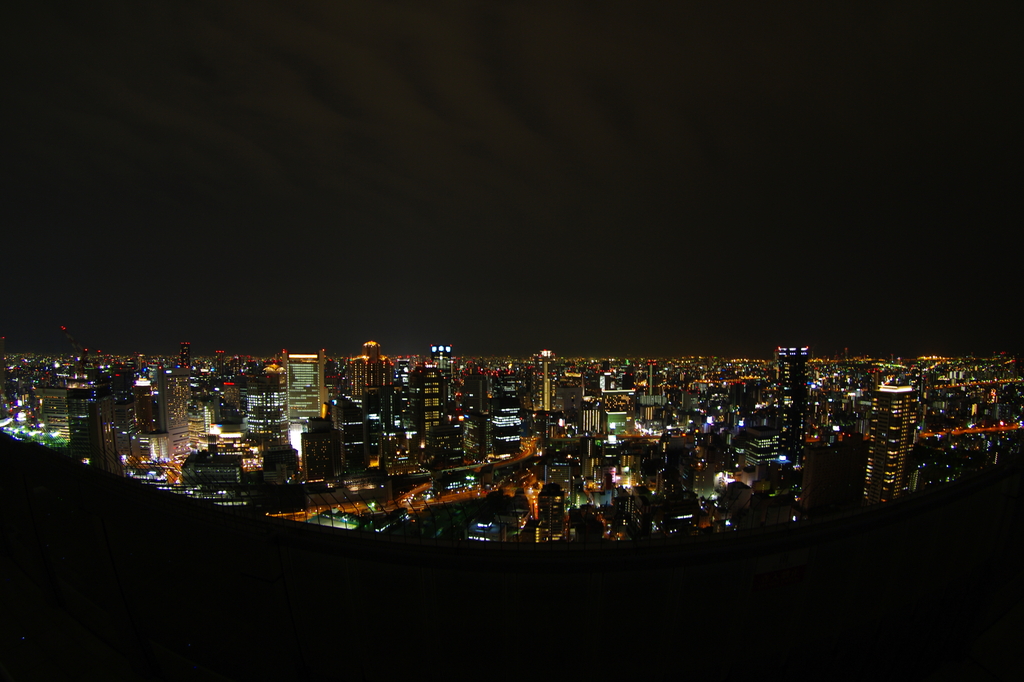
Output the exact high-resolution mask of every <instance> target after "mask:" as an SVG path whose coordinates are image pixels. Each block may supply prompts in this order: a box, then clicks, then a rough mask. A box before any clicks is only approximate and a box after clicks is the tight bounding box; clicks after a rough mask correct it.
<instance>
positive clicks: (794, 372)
mask: <svg viewBox="0 0 1024 682" xmlns="http://www.w3.org/2000/svg"><path fill="white" fill-rule="evenodd" d="M808 357H810V349H809V348H808V347H807V346H802V347H790V348H783V347H779V348H778V369H779V432H780V433H779V445H780V448H781V451H782V456H783V457H785V458H786V459H788V460H789V461H791V462H794V463H797V464H799V463H800V462H801V459H802V458H803V449H804V431H805V423H806V419H807V359H808Z"/></svg>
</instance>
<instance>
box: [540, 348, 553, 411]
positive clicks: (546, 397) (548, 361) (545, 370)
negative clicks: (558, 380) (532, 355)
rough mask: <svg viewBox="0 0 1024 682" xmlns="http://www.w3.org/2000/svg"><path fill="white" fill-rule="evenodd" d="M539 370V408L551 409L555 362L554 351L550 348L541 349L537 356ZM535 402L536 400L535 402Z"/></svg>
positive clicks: (543, 409)
mask: <svg viewBox="0 0 1024 682" xmlns="http://www.w3.org/2000/svg"><path fill="white" fill-rule="evenodd" d="M537 359H538V363H539V367H538V370H539V372H540V377H539V378H540V382H539V388H540V401H539V403H540V409H541V410H542V411H544V412H550V411H551V399H552V396H553V395H554V376H553V374H554V370H555V367H554V364H555V352H554V351H550V350H542V351H541V352H540V353H539V354H538V356H537ZM535 404H536V402H535Z"/></svg>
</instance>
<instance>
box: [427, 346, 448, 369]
mask: <svg viewBox="0 0 1024 682" xmlns="http://www.w3.org/2000/svg"><path fill="white" fill-rule="evenodd" d="M430 360H431V361H432V362H433V363H434V366H435V367H437V369H438V371H440V372H441V374H442V375H444V376H445V377H450V376H451V375H452V346H451V344H449V343H435V344H433V345H431V346H430Z"/></svg>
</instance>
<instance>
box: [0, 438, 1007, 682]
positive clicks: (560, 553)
mask: <svg viewBox="0 0 1024 682" xmlns="http://www.w3.org/2000/svg"><path fill="white" fill-rule="evenodd" d="M0 472H2V473H0V476H2V477H0V528H2V535H0V566H2V568H3V576H4V582H3V586H2V588H0V589H3V590H4V591H5V592H4V593H3V594H0V597H3V599H4V601H3V604H4V607H3V617H2V618H0V621H2V622H3V625H2V628H3V629H2V631H0V632H2V634H3V640H2V642H0V663H2V665H3V669H4V670H5V671H6V672H4V671H3V670H0V672H3V674H4V675H7V676H8V677H9V678H10V679H14V680H18V681H20V680H23V679H62V678H66V679H111V678H115V677H116V678H119V679H130V675H135V676H136V677H138V678H140V679H147V678H148V679H168V680H184V679H211V680H212V679H225V678H226V679H239V680H242V679H282V680H290V679H295V680H313V679H317V680H321V679H339V678H344V679H373V678H380V677H384V676H388V677H390V676H396V677H397V676H408V675H423V674H424V673H425V672H429V671H431V670H435V669H437V668H438V666H439V665H443V666H447V667H448V668H449V669H450V672H451V674H452V675H454V677H455V678H463V677H480V676H486V677H488V678H494V679H521V678H522V677H523V676H524V675H527V676H529V675H533V674H535V672H536V671H535V670H524V669H522V668H521V666H518V665H512V664H511V663H510V662H512V661H520V660H522V659H521V654H515V653H514V652H513V651H512V650H511V649H510V647H511V648H512V649H514V648H515V647H516V646H518V645H517V644H516V643H517V642H519V643H524V642H528V641H530V637H531V636H532V634H533V630H532V628H533V624H535V623H537V622H539V620H541V619H544V620H545V622H549V621H550V619H555V621H553V622H554V623H555V625H553V626H552V627H556V626H557V623H565V624H568V623H572V625H573V627H576V628H584V629H587V628H591V629H592V632H593V633H594V636H595V637H597V640H595V641H599V640H600V638H601V637H605V636H607V635H608V626H609V623H611V622H613V621H614V622H618V623H619V626H621V625H624V623H622V622H620V621H618V620H616V619H619V618H621V617H622V615H623V614H629V613H635V614H636V616H637V619H638V620H637V621H636V624H637V626H638V627H637V628H625V629H624V630H621V632H625V631H628V632H629V635H628V637H627V638H626V641H624V642H621V643H618V645H617V646H610V647H598V648H597V649H595V650H594V651H591V652H589V653H586V652H581V651H579V650H577V649H575V648H574V646H573V645H572V644H571V642H569V641H568V640H566V641H565V642H564V643H563V645H560V649H559V650H560V651H562V654H563V655H559V656H557V657H553V658H551V659H550V660H549V659H548V658H547V656H548V655H549V654H548V653H541V652H537V653H536V654H535V655H536V656H538V657H543V658H539V659H538V660H537V662H538V663H543V664H544V665H545V669H546V670H548V671H550V672H551V674H552V676H555V677H565V676H568V675H569V674H586V672H585V671H588V670H589V671H590V672H594V671H595V670H600V671H601V675H602V677H609V678H614V677H622V678H623V679H625V677H624V676H626V675H630V676H632V675H635V673H636V671H637V670H638V669H643V670H646V671H647V672H648V675H649V676H651V675H653V677H654V678H659V679H660V678H662V677H667V676H668V675H670V674H671V675H672V676H673V677H681V676H685V677H687V678H691V679H746V678H748V677H749V676H750V675H751V674H756V675H757V677H759V678H765V679H775V678H783V677H786V678H788V679H794V677H796V676H799V677H800V678H801V679H820V678H825V677H827V678H829V679H922V678H927V679H933V680H941V679H1010V678H1009V677H1008V676H1004V675H1006V673H1005V672H1004V671H1003V669H1002V665H1003V663H1006V664H1010V663H1015V661H1011V660H1010V659H1011V657H1012V652H1013V651H1014V650H1015V649H1013V648H1006V649H1004V648H1002V642H1004V641H1006V642H1007V644H1008V645H1009V640H1010V637H1014V638H1016V634H1015V633H1019V629H1018V628H1019V625H1020V623H1021V622H1022V621H1024V608H1022V606H1021V604H1022V601H1021V597H1022V595H1024V580H1022V578H1024V575H1022V564H1021V562H1020V559H1021V557H1022V550H1021V546H1022V544H1021V540H1022V535H1024V533H1022V530H1021V529H1022V525H1021V522H1022V520H1024V518H1022V502H1021V499H1022V498H1021V479H1022V466H1021V463H1020V462H1019V461H1018V460H1011V461H1007V462H1005V463H1001V464H1000V465H998V466H994V467H991V468H989V469H986V470H983V471H981V472H979V473H976V474H973V475H971V476H968V477H966V478H965V479H963V480H961V481H959V482H957V483H956V484H951V485H948V486H946V487H937V488H934V489H930V490H926V491H924V492H922V493H918V494H915V495H912V496H909V497H907V498H905V499H902V500H898V501H896V502H892V503H888V504H883V505H878V506H876V507H873V508H867V509H864V510H858V511H857V512H856V513H852V514H849V515H846V516H840V517H836V518H833V519H830V520H824V521H817V522H807V523H805V522H800V523H795V524H788V525H784V526H780V527H775V528H765V529H756V530H750V531H738V532H733V533H725V534H716V535H704V536H699V537H692V538H691V537H687V538H684V539H682V540H674V539H668V540H656V539H650V538H645V539H642V540H639V541H636V542H599V543H546V544H536V545H530V544H527V543H484V542H473V541H451V540H436V541H435V540H425V539H422V538H403V537H390V538H389V537H385V536H383V535H382V534H377V533H370V532H365V533H364V532H358V531H344V530H337V529H333V528H322V527H317V526H315V525H312V524H299V523H293V522H290V521H285V520H282V519H276V518H269V517H260V516H254V515H252V513H251V512H247V511H245V510H238V509H226V508H219V507H216V506H213V505H211V504H208V503H205V502H202V501H197V500H192V499H188V498H185V497H182V496H178V495H173V494H170V493H165V492H161V491H158V490H155V489H153V488H151V487H147V486H145V485H142V484H140V483H137V482H135V481H131V480H127V479H124V478H120V477H118V476H115V475H112V474H108V473H106V472H103V471H99V470H96V469H95V468H89V467H86V466H82V465H80V464H78V463H77V462H75V461H72V460H71V459H69V458H67V457H64V456H62V455H60V454H57V453H54V452H52V451H49V450H46V449H45V448H42V447H40V446H36V445H33V444H27V443H21V442H17V441H13V440H10V439H8V438H7V437H3V438H0ZM495 614H498V615H504V616H507V617H504V618H502V617H497V618H496V617H495ZM542 614H543V615H542ZM766 615H767V616H770V617H768V618H765V617H764V616H766ZM498 622H503V623H505V624H506V626H507V627H512V628H516V627H523V628H525V629H524V631H522V632H519V633H516V632H509V631H508V630H507V627H506V628H505V629H495V630H493V631H491V630H490V629H489V628H492V627H493V626H494V624H495V623H498ZM616 627H618V626H616ZM616 631H617V632H620V630H616ZM555 632H557V630H556V631H555ZM19 633H25V634H24V635H20V634H19ZM21 636H24V637H25V639H19V637H21ZM489 636H490V637H492V638H493V642H492V643H493V646H484V645H483V642H485V641H486V639H487V638H488V637H489ZM1014 642H1015V639H1014ZM1014 646H1015V643H1014ZM555 648H559V647H558V646H556V647H555ZM547 651H548V652H550V651H551V647H548V649H547ZM57 652H61V653H60V655H56V654H57ZM439 656H440V657H442V658H444V659H445V660H446V661H448V662H447V663H442V662H440V661H439V660H438V657H439ZM986 675H987V676H988V677H985V676H986Z"/></svg>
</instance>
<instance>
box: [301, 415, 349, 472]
mask: <svg viewBox="0 0 1024 682" xmlns="http://www.w3.org/2000/svg"><path fill="white" fill-rule="evenodd" d="M302 466H303V469H304V470H305V474H306V480H307V481H328V482H333V481H337V480H338V479H340V478H342V476H343V475H344V471H345V446H344V443H343V438H342V434H341V431H338V430H337V429H335V428H334V426H333V423H332V421H331V419H330V417H329V416H327V417H323V418H321V417H315V418H313V419H310V420H309V430H308V431H306V433H303V434H302Z"/></svg>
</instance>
